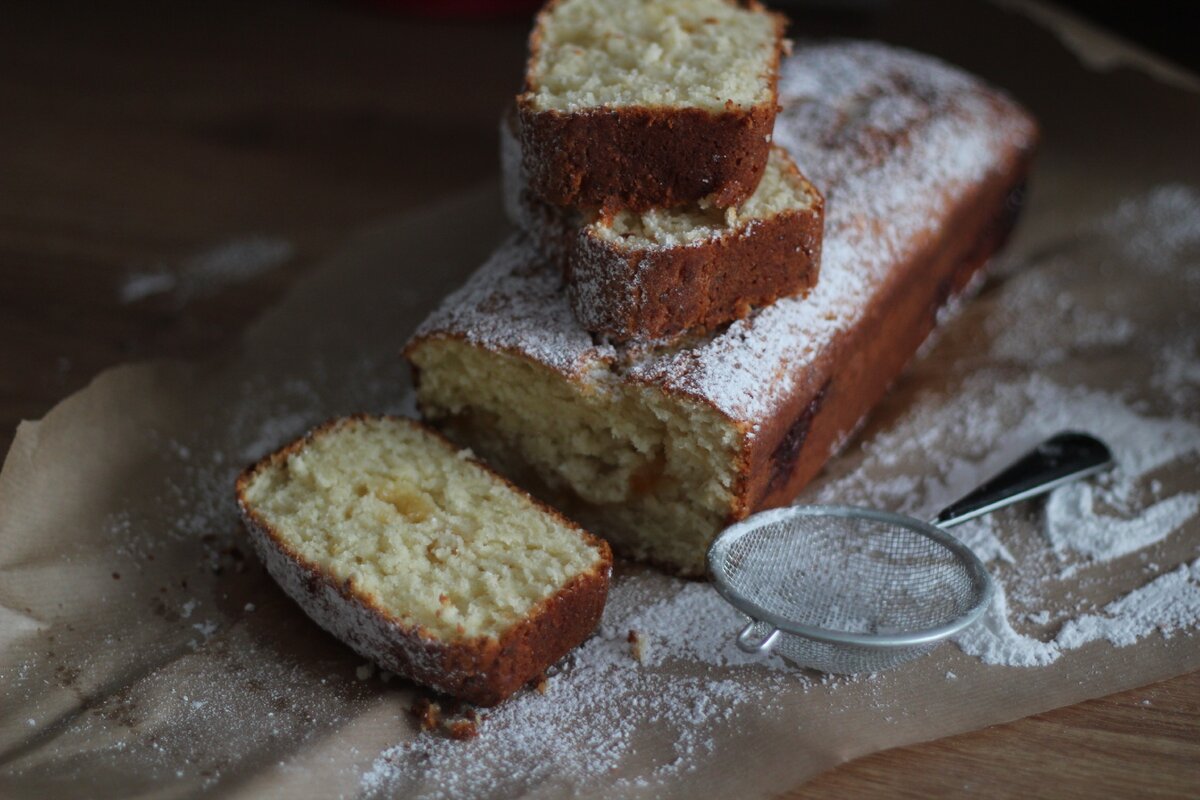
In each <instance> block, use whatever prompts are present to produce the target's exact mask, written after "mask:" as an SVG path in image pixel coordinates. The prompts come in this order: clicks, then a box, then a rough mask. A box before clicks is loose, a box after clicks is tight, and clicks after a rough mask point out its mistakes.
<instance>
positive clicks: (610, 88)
mask: <svg viewBox="0 0 1200 800" xmlns="http://www.w3.org/2000/svg"><path fill="white" fill-rule="evenodd" d="M779 35H780V31H779V30H778V24H777V20H776V18H775V17H774V16H772V15H770V14H767V13H765V12H763V11H762V10H761V9H749V8H746V7H743V5H742V4H740V3H737V2H734V1H733V0H632V1H631V0H560V2H558V3H554V4H553V5H552V6H551V7H549V8H548V9H547V10H546V11H544V12H543V13H542V14H540V15H539V16H538V27H537V28H535V31H534V37H533V39H532V42H533V47H532V52H531V54H530V64H529V84H530V85H529V86H527V87H526V88H527V89H528V90H529V91H528V93H527V95H526V98H527V100H529V101H530V102H531V103H532V104H533V108H534V109H536V110H538V111H542V110H556V111H565V112H575V111H579V110H582V109H586V108H593V107H596V106H608V107H622V106H692V107H698V108H704V109H709V110H713V111H724V110H725V109H726V107H727V106H726V104H727V103H732V104H733V105H734V106H737V107H740V108H743V109H746V108H750V107H752V106H756V105H759V104H762V103H769V102H770V101H771V86H772V83H773V81H772V75H771V73H772V71H773V68H774V67H773V65H774V60H775V57H776V48H777V47H778V38H779Z"/></svg>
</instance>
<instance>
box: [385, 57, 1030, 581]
mask: <svg viewBox="0 0 1200 800" xmlns="http://www.w3.org/2000/svg"><path fill="white" fill-rule="evenodd" d="M780 101H781V104H782V110H781V112H780V115H779V118H778V120H777V122H776V127H775V137H776V141H777V142H778V143H779V144H780V145H782V146H784V147H785V148H786V149H787V150H788V152H789V153H790V154H791V155H792V158H793V159H794V160H795V161H796V163H797V165H798V166H799V167H800V169H801V171H803V172H804V174H805V175H807V176H808V177H809V178H810V179H811V180H812V182H813V183H814V184H815V185H816V186H817V187H818V188H820V189H821V190H822V192H823V193H824V195H825V201H826V221H825V239H824V245H823V254H822V265H821V280H820V281H819V282H818V283H817V285H816V287H815V288H814V289H813V290H812V291H811V292H810V293H809V294H808V296H807V297H806V298H804V299H797V298H783V299H781V300H779V301H777V302H776V303H774V304H772V305H770V306H766V307H763V308H760V309H756V310H755V311H754V312H753V313H752V314H751V315H749V316H747V317H746V318H744V319H741V320H738V321H736V322H734V323H732V324H731V325H729V326H728V327H727V328H726V329H724V330H721V331H719V332H717V333H715V334H712V335H708V336H702V337H696V338H693V339H685V340H684V341H682V342H678V343H674V344H672V345H671V346H669V347H655V346H650V345H626V346H615V345H613V344H612V343H609V342H605V341H603V340H598V339H596V338H594V337H593V336H592V335H591V334H590V333H588V332H587V330H586V329H585V328H584V327H583V326H581V325H580V324H579V322H578V321H577V320H576V319H575V316H574V314H573V313H572V311H571V307H570V303H569V301H568V298H567V295H566V292H565V290H564V289H563V288H562V285H561V280H560V277H559V272H558V270H557V268H556V267H555V266H554V265H552V264H550V263H548V262H547V261H546V260H545V259H543V258H541V257H540V256H539V254H538V248H537V247H536V246H535V245H534V244H533V243H532V242H531V241H530V240H529V239H528V238H527V237H526V236H525V235H524V234H517V235H515V236H514V237H513V238H511V239H510V240H509V241H508V242H507V243H505V244H504V245H503V246H502V247H501V248H500V249H499V250H498V251H497V252H496V253H495V254H494V255H493V257H492V258H491V259H489V261H488V262H487V263H485V264H484V265H483V266H482V267H481V268H480V269H479V270H478V271H477V272H476V273H475V274H474V275H473V276H472V277H471V278H470V279H469V280H468V281H467V283H466V285H465V286H463V287H462V288H461V289H459V290H458V291H457V292H455V293H454V294H452V295H451V296H450V297H448V298H447V299H446V300H445V301H444V303H443V304H442V305H441V307H440V308H438V309H437V310H436V311H434V313H433V314H432V315H431V316H430V317H429V318H428V319H426V320H425V321H424V322H423V323H422V325H421V326H420V327H419V328H418V330H417V332H416V333H415V335H414V338H413V339H412V340H411V341H410V342H409V344H408V346H407V348H406V354H407V357H408V359H409V360H410V361H411V363H412V364H413V366H414V374H415V379H416V381H417V387H418V401H419V405H420V408H421V410H422V412H423V413H424V414H425V416H426V417H427V418H428V419H429V420H431V421H432V422H433V423H435V424H436V425H439V426H441V427H442V428H443V429H444V430H445V431H446V433H447V434H448V435H449V436H450V437H451V438H453V439H456V440H457V441H460V442H464V443H469V444H470V445H471V446H472V447H474V448H475V449H476V451H477V452H479V453H480V454H481V455H483V456H484V457H485V458H487V459H488V460H489V462H491V463H492V464H493V465H495V466H496V467H497V468H499V469H500V470H501V471H502V472H504V473H506V474H508V475H511V476H512V477H513V478H514V479H515V480H517V481H518V482H524V485H527V486H529V487H530V488H531V489H533V490H534V491H535V492H536V493H541V494H542V495H543V496H544V497H546V498H547V499H549V500H550V501H551V502H553V503H554V504H556V505H558V506H559V507H560V508H562V509H564V510H565V511H566V512H567V513H569V514H570V515H572V516H573V518H575V519H577V520H579V521H580V522H581V523H582V524H584V525H585V526H587V527H588V528H589V529H590V530H593V531H595V532H597V533H600V534H602V535H604V536H606V537H608V538H609V540H610V541H611V542H612V543H613V545H614V547H615V548H616V549H617V550H618V552H622V553H624V554H627V555H629V556H631V557H634V558H638V559H645V560H649V561H651V562H656V563H658V564H660V565H662V566H664V567H666V568H668V569H672V570H674V571H677V572H679V573H682V574H685V575H702V574H703V571H704V556H705V551H706V549H707V546H708V544H709V543H710V542H711V540H712V538H713V537H714V536H715V535H716V534H717V533H718V532H719V531H720V530H721V529H722V528H724V527H725V526H726V525H728V524H729V523H730V522H732V521H734V520H737V519H740V518H742V517H744V516H745V515H747V514H748V513H750V512H752V511H755V510H758V509H762V508H767V507H772V506H778V505H783V504H787V503H789V502H791V501H792V500H793V499H794V498H795V497H796V495H797V494H798V493H799V491H800V490H801V488H802V487H803V486H804V485H805V484H806V483H807V482H808V481H810V480H811V479H812V478H813V477H814V476H815V475H816V474H817V472H818V471H819V470H820V469H821V467H822V466H823V464H824V463H825V461H826V460H827V459H828V457H829V456H830V454H831V453H832V452H833V451H834V450H835V449H836V448H837V447H838V446H839V444H840V443H841V442H842V441H844V440H845V438H846V437H847V436H848V435H849V434H850V433H851V432H852V431H853V430H854V429H855V427H856V426H857V425H858V424H859V423H860V421H861V420H862V419H863V417H864V415H865V414H866V413H867V412H868V411H869V410H870V409H871V408H872V406H874V405H875V404H876V403H877V402H878V401H879V400H880V399H881V398H882V396H883V395H884V393H885V391H886V390H887V388H888V387H889V385H890V384H891V383H892V382H893V381H894V380H895V379H896V377H897V376H898V375H899V374H900V372H901V370H902V368H903V367H904V365H905V364H906V363H907V362H908V361H909V359H910V358H911V357H912V356H913V354H914V353H915V352H916V350H917V348H918V347H919V346H920V344H921V342H922V341H924V339H925V337H926V336H927V335H928V334H929V332H930V331H931V330H932V328H933V327H934V324H935V322H936V320H937V317H938V313H939V310H940V309H941V308H942V307H943V306H944V305H945V304H946V302H947V301H948V299H950V298H951V297H953V296H955V295H956V294H958V293H959V292H960V291H961V290H963V288H964V287H965V286H966V284H967V283H968V281H969V280H970V278H971V277H972V275H973V274H974V273H975V272H976V271H977V270H978V269H979V268H980V267H981V265H982V264H983V263H984V262H985V261H986V260H987V258H988V257H989V256H990V255H991V254H992V253H993V252H994V251H995V250H996V249H997V248H998V247H999V246H1000V245H1001V244H1002V243H1003V241H1004V239H1005V238H1006V236H1007V234H1008V232H1009V230H1010V228H1011V226H1012V224H1013V223H1014V221H1015V216H1016V212H1017V209H1018V208H1019V206H1020V200H1021V198H1022V187H1023V185H1024V181H1025V178H1026V173H1027V170H1028V166H1029V162H1030V159H1031V156H1032V151H1033V148H1034V146H1035V141H1036V136H1037V131H1036V126H1035V123H1034V122H1033V120H1032V119H1031V118H1030V117H1029V115H1028V114H1027V113H1026V112H1025V111H1023V110H1022V109H1021V108H1020V107H1019V106H1017V105H1016V104H1015V103H1014V102H1013V101H1011V100H1010V99H1008V98H1007V97H1006V96H1004V95H1003V94H1001V93H1000V92H998V91H996V90H993V89H991V88H989V87H987V86H985V85H984V84H982V83H981V82H979V81H978V80H976V79H974V78H972V77H970V76H968V75H966V74H964V73H962V72H960V71H958V70H956V69H953V68H951V67H949V66H947V65H945V64H943V63H941V62H939V61H936V60H934V59H932V58H928V57H924V56H920V55H917V54H914V53H910V52H907V51H904V50H898V49H893V48H890V47H886V46H883V45H879V44H871V43H839V44H831V45H822V46H813V47H808V48H805V49H803V50H801V51H800V52H798V53H797V54H796V55H794V56H792V57H791V58H789V59H787V60H785V62H784V63H783V65H782V67H781V75H780Z"/></svg>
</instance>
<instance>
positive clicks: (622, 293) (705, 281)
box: [500, 116, 825, 342]
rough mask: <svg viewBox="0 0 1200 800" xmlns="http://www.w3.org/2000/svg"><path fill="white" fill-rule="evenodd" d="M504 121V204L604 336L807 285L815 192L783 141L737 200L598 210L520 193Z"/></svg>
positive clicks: (717, 318)
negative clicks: (725, 205) (554, 203)
mask: <svg viewBox="0 0 1200 800" xmlns="http://www.w3.org/2000/svg"><path fill="white" fill-rule="evenodd" d="M514 124H515V120H513V119H512V117H511V116H509V117H507V118H506V119H505V121H504V122H503V123H502V124H501V126H500V154H501V165H502V168H501V173H502V179H503V181H504V200H505V211H506V213H507V214H508V215H509V218H510V219H512V221H513V222H515V223H516V224H517V225H519V226H520V227H521V228H523V229H525V231H526V232H527V233H529V235H530V236H531V238H532V239H533V240H534V241H535V242H536V243H537V245H538V247H539V249H540V250H541V252H542V253H543V254H544V255H545V256H546V257H547V258H549V259H550V260H552V261H555V262H556V263H559V264H561V265H562V266H563V268H564V271H565V274H566V286H567V296H568V298H569V300H570V303H571V309H572V311H574V313H575V318H576V319H577V320H579V324H580V325H582V326H583V327H584V328H585V329H586V330H589V331H592V332H593V333H599V334H603V335H606V336H608V337H609V338H610V339H611V340H612V341H615V342H625V341H631V340H643V341H644V340H652V339H669V338H674V337H675V336H677V335H678V334H681V333H684V332H689V333H703V332H706V331H709V330H712V329H714V328H716V327H718V326H720V325H723V324H725V323H727V322H732V321H733V320H735V319H739V318H741V317H744V316H746V314H747V313H749V311H750V310H751V309H752V308H755V307H758V306H763V305H767V304H769V303H772V302H774V301H775V300H777V299H778V298H780V297H790V296H794V295H799V294H803V293H804V292H807V291H808V290H809V289H811V288H812V287H813V286H814V285H816V282H817V275H818V270H819V268H820V263H821V238H822V233H823V228H824V219H825V200H824V198H823V197H822V196H821V193H820V192H819V191H817V189H816V187H814V186H813V185H812V184H811V183H809V182H808V180H807V179H805V177H804V176H803V175H801V174H800V170H798V169H797V168H796V165H795V164H794V163H792V159H791V158H790V157H789V156H788V154H787V151H785V150H784V149H783V148H781V147H773V148H771V154H770V158H769V159H768V160H767V169H766V172H765V173H764V174H763V177H762V180H761V181H759V183H758V186H757V188H755V190H754V193H753V194H751V195H750V197H749V198H748V199H747V200H746V201H745V202H744V203H742V204H741V205H739V206H736V207H730V208H726V209H719V208H714V207H712V206H708V205H701V204H699V203H691V204H689V205H686V206H679V207H677V208H671V209H650V210H649V211H642V212H636V211H619V212H616V213H614V214H610V215H602V214H599V213H596V212H587V211H584V212H581V211H574V210H571V209H563V208H559V207H557V206H552V205H550V204H548V203H543V202H541V201H540V200H538V199H537V197H536V196H535V195H534V193H533V192H531V191H529V188H528V185H527V181H526V173H525V170H524V169H523V167H522V165H521V158H520V144H519V142H518V140H517V135H516V132H515V131H514V130H513V126H514Z"/></svg>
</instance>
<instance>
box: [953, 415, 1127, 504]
mask: <svg viewBox="0 0 1200 800" xmlns="http://www.w3.org/2000/svg"><path fill="white" fill-rule="evenodd" d="M1112 463H1113V459H1112V453H1111V452H1109V449H1108V446H1107V445H1105V444H1104V442H1102V441H1100V440H1099V439H1097V438H1095V437H1094V436H1089V435H1088V434H1086V433H1077V432H1075V431H1064V432H1063V433H1057V434H1055V435H1054V436H1051V437H1050V438H1049V439H1047V440H1046V441H1044V442H1042V443H1041V444H1039V445H1038V446H1037V447H1035V448H1034V449H1033V450H1032V451H1030V452H1029V453H1026V454H1025V455H1024V456H1022V457H1021V458H1019V459H1018V460H1017V461H1016V462H1015V463H1014V464H1012V466H1010V467H1008V468H1007V469H1005V470H1004V471H1003V472H1001V473H1000V474H999V475H997V476H996V477H994V478H992V479H991V480H989V481H987V482H986V483H984V484H983V485H982V486H980V487H979V488H978V489H976V490H975V491H973V492H971V493H970V494H968V495H967V496H966V497H964V498H963V499H961V500H959V501H958V502H957V503H953V504H952V505H949V506H947V507H946V508H945V509H943V510H942V512H941V513H940V514H938V515H937V516H936V517H934V519H933V524H934V525H937V526H938V527H941V528H949V527H951V526H953V525H957V524H958V523H960V522H966V521H967V520H969V519H974V518H975V517H979V516H982V515H984V514H987V513H988V512H990V511H995V510H996V509H997V508H1003V507H1004V506H1007V505H1012V504H1013V503H1017V502H1020V501H1021V500H1026V499H1028V498H1030V497H1037V496H1038V495H1039V494H1045V493H1046V492H1048V491H1050V490H1051V489H1054V488H1056V487H1058V486H1062V485H1063V484H1064V483H1070V482H1071V481H1074V480H1078V479H1079V478H1084V477H1087V476H1088V475H1095V474H1096V473H1098V472H1103V471H1104V470H1106V469H1108V468H1109V466H1111V465H1112Z"/></svg>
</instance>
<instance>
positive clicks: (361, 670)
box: [354, 662, 375, 681]
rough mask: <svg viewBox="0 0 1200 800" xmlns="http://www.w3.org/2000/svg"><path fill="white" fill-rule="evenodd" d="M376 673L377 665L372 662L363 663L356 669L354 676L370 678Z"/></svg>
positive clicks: (360, 678) (362, 678) (361, 678)
mask: <svg viewBox="0 0 1200 800" xmlns="http://www.w3.org/2000/svg"><path fill="white" fill-rule="evenodd" d="M374 674H375V665H374V664H372V663H370V662H368V663H366V664H362V665H360V666H359V667H358V669H356V670H354V677H356V678H358V679H359V680H360V681H365V680H368V679H369V678H370V677H371V676H372V675H374Z"/></svg>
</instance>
